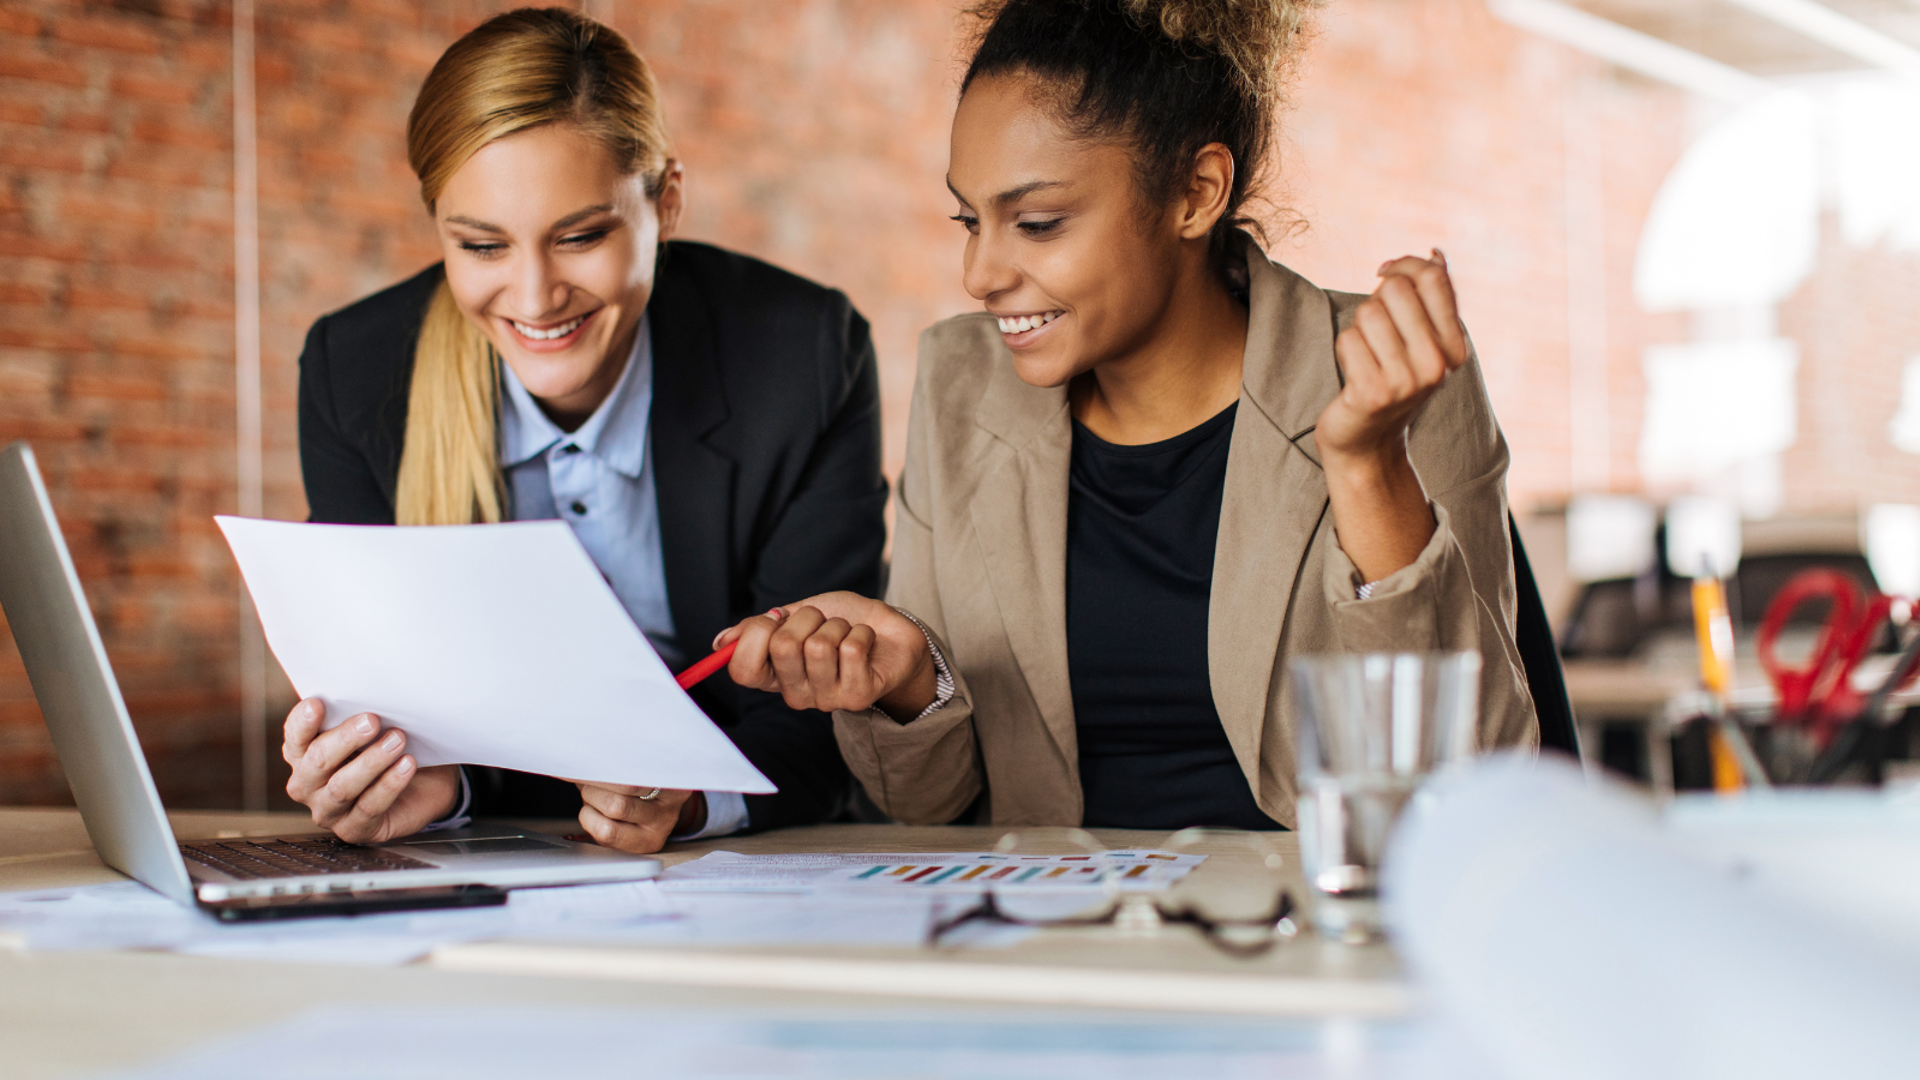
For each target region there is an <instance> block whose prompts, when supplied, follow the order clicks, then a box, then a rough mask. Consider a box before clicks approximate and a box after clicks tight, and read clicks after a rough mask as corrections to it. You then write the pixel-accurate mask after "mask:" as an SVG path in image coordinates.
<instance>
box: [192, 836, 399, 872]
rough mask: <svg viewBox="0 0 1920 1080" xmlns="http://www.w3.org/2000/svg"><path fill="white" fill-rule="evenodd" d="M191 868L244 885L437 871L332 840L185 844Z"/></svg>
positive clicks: (321, 838) (329, 837)
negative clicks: (288, 879)
mask: <svg viewBox="0 0 1920 1080" xmlns="http://www.w3.org/2000/svg"><path fill="white" fill-rule="evenodd" d="M180 854H182V855H184V856H186V857H187V861H188V862H193V863H198V864H199V865H201V866H205V867H208V868H210V869H213V870H218V871H220V872H221V873H224V874H227V875H230V876H232V877H236V878H240V879H242V880H253V879H256V878H280V877H308V876H311V875H314V874H364V873H370V872H377V871H381V870H432V869H435V867H434V865H433V864H432V863H425V862H421V861H420V860H419V859H410V858H408V857H406V856H405V855H395V854H394V853H392V852H390V851H381V850H378V849H376V848H365V847H359V846H357V845H354V844H349V843H346V842H344V841H341V840H338V839H335V838H334V837H331V836H306V837H301V838H299V839H297V840H200V841H196V842H194V843H191V844H181V845H180Z"/></svg>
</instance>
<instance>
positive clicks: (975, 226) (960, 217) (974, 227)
mask: <svg viewBox="0 0 1920 1080" xmlns="http://www.w3.org/2000/svg"><path fill="white" fill-rule="evenodd" d="M947 220H948V221H957V222H959V223H960V224H962V225H964V226H966V228H967V231H968V232H970V233H977V232H979V231H980V219H979V218H977V217H974V216H973V215H972V214H955V215H953V216H952V217H950V218H948V219H947Z"/></svg>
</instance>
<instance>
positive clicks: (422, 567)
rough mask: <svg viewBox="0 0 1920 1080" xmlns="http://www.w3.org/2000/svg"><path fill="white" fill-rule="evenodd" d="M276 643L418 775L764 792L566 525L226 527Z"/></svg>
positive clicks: (293, 668) (277, 652) (340, 716)
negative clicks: (523, 775) (429, 768)
mask: <svg viewBox="0 0 1920 1080" xmlns="http://www.w3.org/2000/svg"><path fill="white" fill-rule="evenodd" d="M216 520H217V521H218V522H219V524H220V528H221V531H223V532H224V533H226V536H227V543H228V544H229V546H231V547H232V548H233V553H234V557H235V558H236V559H238V560H239V563H240V571H241V573H242V574H243V575H244V576H245V578H246V582H247V588H248V590H249V591H251V592H252V594H253V600H254V606H255V607H256V608H258V609H259V612H260V621H261V623H262V624H263V625H264V626H265V628H266V634H267V642H268V644H269V645H271V646H272V647H273V653H274V656H276V657H277V658H279V660H280V665H281V666H282V667H283V668H285V669H286V672H287V675H288V677H289V678H291V679H292V680H293V685H294V687H295V688H296V689H297V690H299V692H300V693H301V694H302V695H308V696H318V697H320V698H321V699H322V700H324V701H325V702H326V704H327V722H328V723H329V724H338V723H341V722H343V721H345V720H346V719H347V718H348V717H350V716H352V715H354V714H356V713H360V712H373V713H377V714H379V715H380V716H381V717H382V718H383V719H384V720H385V721H386V722H388V723H390V724H392V725H393V726H396V727H399V728H402V729H404V730H405V731H406V732H407V737H408V740H409V748H410V750H411V752H412V753H413V755H414V757H415V758H416V759H417V760H418V761H419V762H420V764H421V765H423V766H424V765H443V764H452V763H456V762H465V763H470V764H477V765H497V766H501V767H503V768H509V769H519V770H521V771H524V772H532V773H540V774H543V775H547V776H560V777H567V778H570V779H575V780H597V781H602V782H606V783H616V784H636V785H646V786H657V787H670V788H681V789H688V790H705V791H743V792H749V793H754V794H764V793H767V792H771V791H773V790H774V786H773V784H772V783H771V782H769V781H768V780H767V778H766V777H765V776H763V775H761V773H760V771H759V770H758V769H756V768H754V767H753V765H752V764H751V763H750V762H748V761H747V759H746V758H745V757H744V756H743V755H742V754H741V753H740V751H739V750H738V749H736V748H735V747H734V745H733V743H732V741H731V740H729V739H728V738H727V737H726V735H725V734H724V733H722V732H721V731H720V729H719V728H717V727H715V726H714V724H713V722H712V721H711V720H709V719H707V717H706V715H705V714H704V713H702V712H701V711H700V709H699V707H698V706H696V705H694V703H693V700H692V699H691V698H689V697H687V695H686V694H685V692H683V691H682V690H681V689H680V688H679V687H678V686H677V685H675V683H674V681H673V675H672V673H670V672H669V671H668V670H667V668H666V665H665V664H663V663H661V661H660V658H659V656H658V655H656V654H655V653H654V651H653V649H652V647H651V646H649V645H648V644H647V641H646V638H645V637H644V636H643V635H642V634H641V633H640V631H639V629H638V628H637V627H635V626H634V625H633V621H632V620H631V619H629V618H628V617H627V613H626V611H625V610H624V609H623V608H621V606H620V601H619V600H618V599H617V598H616V597H615V596H614V595H613V590H612V589H611V588H609V587H608V586H607V583H606V581H605V579H603V578H602V577H601V576H600V572H599V571H598V570H596V569H595V568H594V565H593V561H592V560H591V559H590V558H588V556H587V553H586V551H585V550H584V549H582V548H581V546H580V543H579V541H578V540H576V539H575V538H574V536H573V532H572V530H571V529H569V528H567V526H566V524H565V523H564V522H558V521H530V522H516V523H512V524H503V525H470V526H442V527H433V528H391V527H371V526H357V525H306V524H298V523H294V522H285V521H256V520H252V519H248V518H234V517H220V518H217V519H216Z"/></svg>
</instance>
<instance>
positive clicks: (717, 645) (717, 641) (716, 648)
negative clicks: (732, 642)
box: [707, 626, 733, 652]
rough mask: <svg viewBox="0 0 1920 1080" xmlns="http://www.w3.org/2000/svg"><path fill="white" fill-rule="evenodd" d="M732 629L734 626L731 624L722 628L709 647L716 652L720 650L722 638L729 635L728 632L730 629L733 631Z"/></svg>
mask: <svg viewBox="0 0 1920 1080" xmlns="http://www.w3.org/2000/svg"><path fill="white" fill-rule="evenodd" d="M732 629H733V627H731V626H729V627H727V628H726V629H725V630H722V631H720V632H719V633H717V634H715V635H713V644H711V645H709V646H707V648H708V649H710V650H712V651H714V652H719V651H720V643H721V640H722V639H724V638H725V637H726V636H727V634H728V633H729V632H730V631H732Z"/></svg>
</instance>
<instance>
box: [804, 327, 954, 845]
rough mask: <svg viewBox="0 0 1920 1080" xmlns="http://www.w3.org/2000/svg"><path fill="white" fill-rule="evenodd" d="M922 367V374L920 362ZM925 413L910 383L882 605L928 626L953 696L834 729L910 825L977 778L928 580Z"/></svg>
mask: <svg viewBox="0 0 1920 1080" xmlns="http://www.w3.org/2000/svg"><path fill="white" fill-rule="evenodd" d="M921 370H922V372H923V373H924V371H925V365H922V369H921ZM923 378H924V375H923ZM925 412H926V393H925V387H924V385H916V386H915V387H914V393H913V411H912V414H911V416H910V418H909V420H908V422H907V462H906V467H905V468H904V469H903V470H902V471H901V474H900V486H899V489H898V491H899V496H898V498H897V500H896V501H895V503H894V531H893V568H892V572H891V575H890V577H889V579H888V583H887V602H888V603H889V604H892V605H893V606H895V607H897V608H900V609H902V610H904V611H910V612H912V613H913V615H914V617H915V618H917V619H919V620H920V622H921V623H922V624H923V625H924V626H925V627H926V628H927V632H928V634H929V635H931V636H932V638H933V640H934V646H935V647H936V648H938V649H939V650H940V651H941V654H942V655H943V656H945V657H946V659H947V665H948V667H949V668H950V669H951V670H952V672H953V698H952V700H950V701H948V702H947V704H946V705H944V706H942V707H940V708H938V709H936V710H934V711H933V712H930V713H927V714H926V715H924V716H921V717H918V718H917V719H914V720H912V721H910V722H908V723H901V722H900V721H898V720H895V719H894V718H893V717H891V716H889V715H887V714H886V713H884V712H882V711H881V710H879V709H868V710H866V711H865V712H857V713H856V712H846V711H840V712H836V713H834V714H833V733H834V737H835V738H836V739H837V740H839V743H840V753H841V755H842V756H844V757H845V758H846V760H847V767H848V768H849V769H851V770H853V775H854V776H855V777H857V778H858V779H859V781H860V783H861V785H862V786H863V787H865V788H866V790H867V795H868V797H869V798H871V799H872V800H873V801H874V804H875V805H877V806H878V807H880V809H881V810H883V811H885V812H886V813H887V814H888V815H889V816H890V817H893V818H894V819H896V820H899V821H903V822H906V823H907V824H909V825H944V824H946V823H947V822H950V821H953V820H954V819H955V818H957V817H959V816H960V814H961V813H962V812H964V811H965V810H966V808H967V807H968V806H969V805H970V804H972V802H973V800H974V799H975V798H976V797H977V796H978V795H979V794H980V789H981V785H982V782H983V781H982V770H981V766H980V754H979V750H978V747H977V745H976V743H975V741H974V732H973V699H972V698H971V696H969V694H968V693H967V678H966V675H964V674H963V673H962V671H961V665H960V662H959V658H958V657H956V656H954V655H953V651H952V650H951V649H949V648H948V647H947V644H946V640H947V639H946V616H945V613H944V611H943V610H942V608H941V604H940V590H939V586H938V583H937V582H936V580H935V577H934V551H933V547H934V540H933V536H934V534H933V526H932V524H931V518H930V517H929V511H930V509H931V501H930V494H931V493H930V492H929V491H928V487H929V482H930V478H929V469H928V465H927V447H926V441H927V434H928V432H929V431H930V429H929V427H928V426H927V417H926V415H925Z"/></svg>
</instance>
